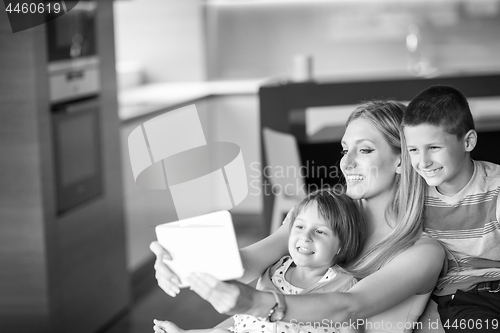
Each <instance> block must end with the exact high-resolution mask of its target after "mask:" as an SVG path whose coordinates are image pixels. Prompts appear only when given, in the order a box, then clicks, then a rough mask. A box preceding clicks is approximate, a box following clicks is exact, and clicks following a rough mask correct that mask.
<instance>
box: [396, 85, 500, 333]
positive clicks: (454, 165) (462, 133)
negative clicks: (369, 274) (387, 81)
mask: <svg viewBox="0 0 500 333" xmlns="http://www.w3.org/2000/svg"><path fill="white" fill-rule="evenodd" d="M403 131H404V137H405V140H406V146H407V150H408V153H409V156H410V160H411V164H412V166H413V168H414V169H415V170H416V171H417V173H419V174H420V175H421V176H422V177H423V178H424V179H425V181H426V182H427V184H428V185H429V187H428V188H427V193H426V198H425V215H424V216H425V220H424V226H425V230H426V231H427V233H429V234H430V235H431V236H432V237H435V238H437V239H438V240H439V241H440V242H441V243H442V244H443V245H444V246H445V248H446V249H447V253H448V255H447V256H448V260H447V264H448V266H447V267H448V268H447V274H446V275H445V276H443V277H441V278H440V280H439V281H438V284H437V286H436V290H435V291H434V296H433V299H434V300H435V301H436V303H437V304H438V312H439V315H440V317H441V322H442V324H443V327H444V328H445V330H446V331H447V332H498V330H499V329H500V285H499V280H500V224H499V222H498V221H499V218H500V205H499V201H500V199H499V192H500V165H496V164H493V163H489V162H483V161H474V160H472V159H471V157H470V152H471V151H472V150H473V149H474V147H475V145H476V141H477V133H476V131H475V130H474V121H473V118H472V114H471V112H470V109H469V104H468V103H467V99H466V98H465V96H464V95H463V94H462V93H461V92H460V91H459V90H457V89H455V88H452V87H449V86H432V87H430V88H428V89H426V90H424V91H423V92H421V93H420V94H419V95H417V96H416V97H415V98H414V99H413V100H412V101H411V102H410V104H409V105H408V108H407V111H406V112H405V115H404V118H403Z"/></svg>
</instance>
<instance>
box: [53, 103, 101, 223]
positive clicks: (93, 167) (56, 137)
mask: <svg viewBox="0 0 500 333" xmlns="http://www.w3.org/2000/svg"><path fill="white" fill-rule="evenodd" d="M99 118H100V116H99V99H98V98H97V97H92V98H86V99H82V100H79V101H72V102H70V103H64V104H58V105H55V106H53V107H52V132H53V133H52V134H53V135H52V137H53V150H54V171H55V185H56V206H57V213H58V214H62V213H64V212H66V211H68V210H69V209H71V208H73V207H75V206H77V205H79V204H81V203H84V202H86V201H88V200H90V199H92V198H94V197H96V196H98V195H99V194H101V193H102V190H103V189H102V178H103V175H102V165H101V145H100V137H101V135H100V121H99V120H100V119H99Z"/></svg>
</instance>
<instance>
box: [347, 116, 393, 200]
mask: <svg viewBox="0 0 500 333" xmlns="http://www.w3.org/2000/svg"><path fill="white" fill-rule="evenodd" d="M342 153H343V157H342V159H341V160H340V168H341V170H342V173H343V174H344V177H345V179H346V184H347V190H346V193H347V195H349V196H350V197H351V198H353V199H367V200H368V199H372V198H375V197H379V196H382V195H388V196H390V194H391V191H392V186H393V184H394V182H395V177H396V173H399V169H400V168H399V164H400V161H401V160H400V155H399V154H395V153H394V152H393V149H392V148H391V146H390V145H389V143H388V142H387V141H386V140H385V138H384V136H383V135H382V133H380V131H379V130H378V129H377V128H376V127H375V126H374V125H373V124H372V123H371V122H370V121H369V120H367V119H364V118H357V119H355V120H353V121H351V122H350V123H349V125H348V126H347V128H346V131H345V134H344V136H343V138H342Z"/></svg>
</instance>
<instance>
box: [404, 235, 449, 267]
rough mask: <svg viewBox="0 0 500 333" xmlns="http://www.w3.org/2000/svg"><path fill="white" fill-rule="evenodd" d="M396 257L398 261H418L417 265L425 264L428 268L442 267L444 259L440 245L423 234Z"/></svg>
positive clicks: (443, 251) (443, 252)
mask: <svg viewBox="0 0 500 333" xmlns="http://www.w3.org/2000/svg"><path fill="white" fill-rule="evenodd" d="M397 257H399V258H398V259H399V260H405V261H406V260H412V261H410V262H414V261H413V260H418V261H419V264H422V263H427V265H428V266H434V267H442V266H443V263H444V259H445V250H444V248H443V246H442V245H441V243H439V242H438V241H437V240H435V239H434V238H432V237H430V236H427V235H425V234H424V235H422V237H420V238H419V239H418V240H417V241H416V242H415V243H414V244H413V245H412V246H410V247H409V248H408V249H406V250H405V251H403V252H401V253H400V254H399V255H398V256H397ZM395 259H396V258H395ZM422 259H424V260H422Z"/></svg>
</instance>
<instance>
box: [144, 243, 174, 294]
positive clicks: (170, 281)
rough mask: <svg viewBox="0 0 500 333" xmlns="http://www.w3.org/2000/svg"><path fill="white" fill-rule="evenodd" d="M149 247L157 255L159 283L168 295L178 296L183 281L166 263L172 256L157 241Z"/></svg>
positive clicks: (156, 264)
mask: <svg viewBox="0 0 500 333" xmlns="http://www.w3.org/2000/svg"><path fill="white" fill-rule="evenodd" d="M149 248H150V249H151V251H153V253H154V254H155V255H156V261H155V271H156V274H155V277H156V280H157V281H158V285H159V286H160V288H161V289H163V291H165V293H167V294H168V295H170V296H172V297H175V296H177V294H178V293H179V292H180V289H179V286H180V284H181V282H180V280H179V278H178V277H177V275H175V274H174V272H172V271H171V270H170V269H169V268H168V266H167V264H165V260H172V257H171V256H170V254H169V253H168V251H167V250H165V249H164V248H163V247H162V246H161V245H160V243H158V242H157V241H154V242H152V243H151V245H150V246H149Z"/></svg>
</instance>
